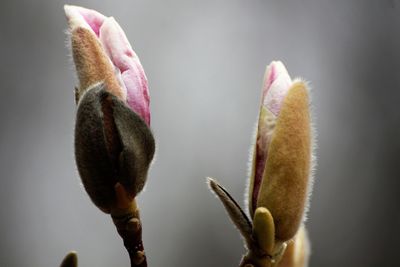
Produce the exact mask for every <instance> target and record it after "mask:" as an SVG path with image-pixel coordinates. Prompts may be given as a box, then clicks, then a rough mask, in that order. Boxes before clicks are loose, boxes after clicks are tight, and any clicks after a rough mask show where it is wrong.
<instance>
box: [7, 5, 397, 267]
mask: <svg viewBox="0 0 400 267" xmlns="http://www.w3.org/2000/svg"><path fill="white" fill-rule="evenodd" d="M65 3H67V2H66V1H55V0H47V1H44V0H42V1H28V0H25V1H12V0H3V1H2V2H1V8H0V25H1V26H0V28H1V30H0V48H1V49H0V51H1V52H0V53H1V60H2V63H1V64H0V77H1V79H0V84H1V105H0V121H1V131H0V147H1V150H0V177H1V184H0V203H1V206H0V214H1V215H0V218H1V219H0V236H1V240H0V266H5V267H8V266H10V267H16V266H18V267H20V266H22V267H23V266H45V267H47V266H48V267H50V266H53V267H54V266H58V265H59V263H60V261H61V259H62V258H63V256H64V255H65V254H66V253H67V251H69V250H72V249H74V250H77V251H78V254H79V262H80V266H83V267H85V266H86V267H88V266H97V267H102V266H128V257H127V255H126V252H125V250H124V248H123V246H122V243H121V240H120V238H119V236H118V235H117V234H116V231H115V229H114V226H113V224H112V222H111V220H110V218H109V217H108V216H106V215H105V214H103V213H101V212H100V211H99V210H98V209H97V208H95V207H94V205H92V203H91V202H90V200H89V198H88V197H87V195H86V193H85V192H84V190H83V188H82V186H81V184H80V180H79V177H78V174H77V171H76V167H75V162H74V156H73V128H74V116H75V104H74V93H73V88H74V86H75V85H76V78H75V76H74V68H73V65H72V62H71V59H70V57H69V51H68V50H67V47H66V40H67V36H66V35H65V33H64V31H65V29H66V20H65V18H64V14H63V8H62V7H63V5H64V4H65ZM69 3H71V4H77V5H82V6H85V7H89V8H93V9H96V10H98V11H100V12H102V13H104V14H106V15H110V16H111V15H112V16H114V17H115V18H116V19H117V21H118V22H119V23H120V24H121V26H122V27H123V28H124V29H125V32H126V34H127V36H128V38H129V40H130V41H131V43H132V45H133V47H134V49H135V50H136V52H137V53H138V55H139V56H140V59H141V61H142V64H143V66H144V68H145V71H146V74H147V77H148V79H149V83H150V90H151V111H152V129H153V131H154V134H155V136H156V139H157V143H158V148H157V160H156V162H155V163H154V164H153V167H152V169H151V172H150V176H149V179H148V183H147V187H146V190H145V192H143V193H141V194H140V196H139V205H140V208H141V215H142V219H143V223H144V233H143V235H144V245H145V248H146V253H147V256H148V262H149V266H151V267H161V266H162V267H170V266H191V267H196V266H237V265H238V263H239V261H240V258H241V255H242V253H244V248H243V246H242V241H241V239H240V237H239V234H238V232H237V231H236V229H234V227H233V226H232V224H231V222H230V221H229V219H228V217H227V216H226V214H225V212H224V210H223V208H222V205H221V204H220V203H219V202H218V201H217V200H216V199H215V198H214V196H213V195H211V193H210V192H209V191H208V189H207V187H206V185H205V177H206V176H213V177H215V178H217V179H218V180H219V181H220V182H221V183H222V184H223V185H224V186H225V187H226V188H227V189H228V190H229V191H230V192H231V193H232V194H233V196H234V197H235V198H237V199H239V200H240V201H241V202H243V201H242V200H243V198H244V197H243V194H244V190H245V178H246V173H247V162H248V151H249V147H250V144H251V135H252V131H253V127H254V124H255V121H256V117H257V113H258V104H259V97H260V92H261V91H260V90H261V83H262V78H263V74H264V69H265V66H266V65H267V64H268V63H269V62H270V61H271V60H274V59H280V60H282V61H283V62H284V63H285V64H286V67H287V68H288V70H289V72H290V74H291V75H292V76H294V77H295V76H301V77H304V78H305V79H307V80H309V81H310V84H311V87H312V88H313V90H312V97H313V108H314V118H315V120H314V122H315V126H316V129H317V132H318V150H317V155H318V167H317V171H316V175H315V186H314V193H313V196H312V201H311V209H310V212H309V214H308V217H309V220H308V222H307V227H308V229H309V233H310V237H311V240H312V256H311V266H324V267H329V266H335V267H336V266H342V267H344V266H352V267H353V266H363V267H367V266H400V257H399V256H398V249H399V244H400V230H399V226H400V208H399V203H400V182H399V179H400V173H399V163H400V158H399V155H400V141H399V140H400V112H399V108H400V106H399V103H400V78H399V77H400V52H399V49H400V1H398V0H380V1H374V0H370V1H369V0H363V1H361V0H360V1H356V0H354V1H349V0H343V1H327V0H325V1H320V0H302V1H295V0H293V1H261V0H257V1H256V0H254V1H244V0H241V1H239V0H226V1H211V0H203V1H164V0H158V1H153V0H146V1H138V0H129V1H128V0H126V1H71V2H69Z"/></svg>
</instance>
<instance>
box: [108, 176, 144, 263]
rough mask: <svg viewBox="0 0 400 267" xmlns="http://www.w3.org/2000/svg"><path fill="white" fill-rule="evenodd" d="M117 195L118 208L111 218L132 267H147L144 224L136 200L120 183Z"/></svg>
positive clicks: (112, 212)
mask: <svg viewBox="0 0 400 267" xmlns="http://www.w3.org/2000/svg"><path fill="white" fill-rule="evenodd" d="M115 193H116V200H117V201H116V206H115V207H114V208H112V209H111V218H112V220H113V222H114V224H115V227H116V228H117V231H118V234H119V235H120V236H121V238H122V240H123V241H124V246H125V248H126V250H127V251H128V254H129V259H130V261H131V267H147V259H146V255H145V254H144V247H143V241H142V223H141V221H140V215H139V209H138V207H137V204H136V199H135V198H133V199H132V198H131V197H130V196H129V194H128V193H127V191H126V190H125V188H124V187H123V186H122V185H121V184H120V183H117V184H116V185H115Z"/></svg>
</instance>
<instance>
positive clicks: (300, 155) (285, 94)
mask: <svg viewBox="0 0 400 267" xmlns="http://www.w3.org/2000/svg"><path fill="white" fill-rule="evenodd" d="M256 139H257V140H256V143H255V148H254V154H253V162H252V163H253V164H252V170H251V174H250V187H249V210H250V214H251V216H253V214H254V211H255V210H256V208H258V207H265V208H267V209H268V210H269V211H270V212H271V214H272V216H273V219H274V222H275V228H276V229H275V231H276V239H277V240H279V241H287V240H289V239H291V238H292V237H293V236H294V235H295V234H296V232H297V230H298V228H299V226H300V224H301V222H302V219H303V216H304V211H305V207H306V201H307V195H308V192H309V188H308V187H309V181H310V171H311V152H312V150H311V125H310V114H309V99H308V91H307V88H306V84H305V83H304V82H302V81H294V82H292V80H291V79H290V76H289V74H288V73H287V71H286V68H285V67H284V65H283V64H282V63H281V62H272V63H271V64H270V65H269V66H268V67H267V70H266V75H265V79H264V88H263V96H262V101H261V107H260V115H259V121H258V128H257V135H256Z"/></svg>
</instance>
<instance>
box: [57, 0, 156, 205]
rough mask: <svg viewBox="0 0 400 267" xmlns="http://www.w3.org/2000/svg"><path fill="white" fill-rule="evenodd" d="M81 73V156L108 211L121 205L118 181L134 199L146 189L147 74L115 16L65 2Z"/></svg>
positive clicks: (81, 166)
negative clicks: (117, 190) (117, 191)
mask: <svg viewBox="0 0 400 267" xmlns="http://www.w3.org/2000/svg"><path fill="white" fill-rule="evenodd" d="M64 9H65V13H66V16H67V20H68V24H69V30H70V32H71V43H72V53H73V58H74V62H75V66H76V71H77V74H78V79H79V83H80V85H79V88H78V89H77V91H76V99H77V104H78V109H77V115H76V124H75V158H76V164H77V167H78V171H79V174H80V176H81V179H82V182H83V185H84V187H85V189H86V191H87V193H88V194H89V196H90V198H91V199H92V201H93V202H94V203H95V204H96V205H97V206H98V207H99V208H100V209H101V210H103V211H104V212H111V211H112V210H113V209H115V207H116V202H117V196H116V191H115V186H116V185H117V184H120V185H122V186H123V187H124V190H125V191H126V192H127V194H128V197H129V199H134V197H135V196H136V195H137V194H138V193H139V192H140V191H141V190H142V189H143V186H144V184H145V181H146V177H147V172H148V169H149V166H150V163H151V161H152V159H153V156H154V151H155V142H154V138H153V135H152V133H151V130H150V128H149V126H150V109H149V101H150V99H149V93H148V86H147V78H146V76H145V74H144V70H143V67H142V65H141V64H140V61H139V58H138V57H137V55H136V54H135V52H134V51H133V50H132V47H131V46H130V44H129V42H128V40H127V38H126V36H125V33H124V32H123V30H122V29H121V27H120V26H119V25H118V23H117V22H116V21H115V20H114V19H113V18H107V17H105V16H103V15H102V14H100V13H98V12H97V11H94V10H90V9H85V8H81V7H76V6H65V7H64Z"/></svg>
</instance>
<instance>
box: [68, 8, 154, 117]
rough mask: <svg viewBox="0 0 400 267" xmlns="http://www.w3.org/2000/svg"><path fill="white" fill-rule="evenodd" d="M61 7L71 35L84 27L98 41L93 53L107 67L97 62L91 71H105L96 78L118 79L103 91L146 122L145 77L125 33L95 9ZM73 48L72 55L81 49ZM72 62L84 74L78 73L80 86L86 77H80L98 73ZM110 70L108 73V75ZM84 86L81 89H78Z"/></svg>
mask: <svg viewBox="0 0 400 267" xmlns="http://www.w3.org/2000/svg"><path fill="white" fill-rule="evenodd" d="M64 9H65V14H66V17H67V20H68V24H69V28H70V31H71V33H72V35H74V31H75V30H76V29H78V28H84V29H87V30H89V31H90V32H91V33H92V34H93V35H94V36H95V38H96V39H97V40H98V42H99V43H100V47H101V50H102V51H98V53H96V55H97V56H99V57H102V58H105V59H104V60H103V61H104V62H105V63H104V64H109V65H110V66H111V67H110V68H106V67H104V66H101V64H96V63H95V64H94V65H93V66H92V68H93V69H94V70H96V69H98V70H101V69H107V70H106V71H105V72H107V73H103V77H99V78H100V79H104V80H105V82H106V83H110V82H108V81H107V78H106V77H107V76H110V75H111V76H114V77H112V78H113V79H116V80H117V81H118V85H117V86H116V85H113V86H108V87H107V90H108V91H110V92H111V93H113V94H114V95H116V96H117V97H118V98H120V100H122V101H124V102H125V103H126V104H127V105H128V106H129V107H130V108H131V109H132V110H133V111H134V112H136V113H137V114H138V115H139V116H140V117H141V118H142V119H143V120H144V121H145V122H146V124H147V125H150V97H149V89H148V83H147V78H146V75H145V73H144V70H143V67H142V65H141V63H140V60H139V58H138V56H137V55H136V53H135V52H134V51H133V49H132V47H131V45H130V43H129V41H128V39H127V38H126V35H125V32H124V31H123V30H122V28H121V27H120V26H119V24H118V23H117V22H116V21H115V19H114V18H112V17H105V16H104V15H102V14H100V13H99V12H97V11H95V10H91V9H86V8H82V7H78V6H69V5H66V6H65V7H64ZM74 49H75V50H76V51H73V53H74V54H75V53H79V52H80V50H83V49H84V48H82V47H79V46H77V47H73V50H74ZM92 50H94V49H92ZM92 52H93V51H92ZM81 54H82V53H81ZM74 57H75V55H74ZM81 57H83V60H93V58H85V56H84V55H83V56H81ZM75 63H76V65H77V71H78V74H79V72H85V73H84V75H79V76H80V82H81V85H82V84H84V85H85V86H87V85H86V83H84V82H82V80H84V79H88V77H81V76H85V75H86V76H87V75H92V76H96V75H98V74H96V73H92V72H88V70H87V68H86V69H85V70H82V69H81V68H80V66H79V64H77V62H75ZM94 72H95V71H94ZM98 72H99V71H98ZM103 72H104V71H103ZM110 72H112V73H111V74H110ZM100 76H101V75H100ZM89 78H90V77H89ZM91 80H93V79H91ZM97 82H100V81H97ZM91 85H92V84H90V85H89V86H91ZM86 89H87V88H81V89H80V90H82V91H83V90H86Z"/></svg>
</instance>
